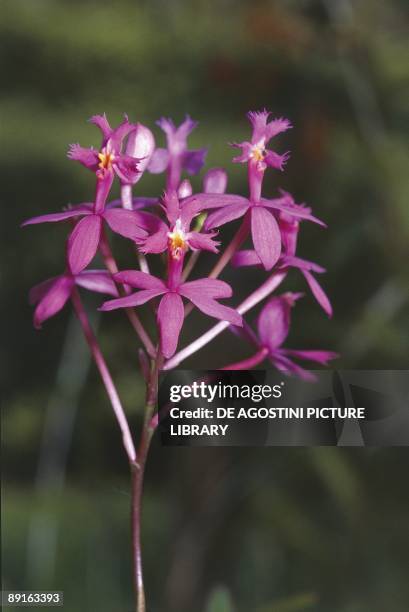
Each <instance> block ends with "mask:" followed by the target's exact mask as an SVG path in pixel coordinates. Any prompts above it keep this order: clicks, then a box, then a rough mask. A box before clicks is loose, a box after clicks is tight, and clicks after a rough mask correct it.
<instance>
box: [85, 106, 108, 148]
mask: <svg viewBox="0 0 409 612" xmlns="http://www.w3.org/2000/svg"><path fill="white" fill-rule="evenodd" d="M89 122H90V123H93V124H94V125H96V126H98V127H99V129H100V130H101V132H102V136H103V141H104V144H105V143H106V141H107V140H108V138H109V137H110V135H111V133H112V128H111V126H110V125H109V122H108V119H107V116H106V114H105V113H104V114H103V115H93V116H92V117H91V119H90V120H89Z"/></svg>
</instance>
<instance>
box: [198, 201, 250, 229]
mask: <svg viewBox="0 0 409 612" xmlns="http://www.w3.org/2000/svg"><path fill="white" fill-rule="evenodd" d="M249 206H250V204H249V202H248V201H246V203H244V204H235V205H234V206H225V207H224V208H221V209H220V210H217V211H216V212H214V213H210V215H209V216H208V217H207V219H206V222H205V224H204V229H205V230H211V229H213V228H215V227H220V226H221V225H225V224H226V223H229V222H230V221H234V220H235V219H239V218H240V217H243V215H245V214H246V212H247V211H248V209H249Z"/></svg>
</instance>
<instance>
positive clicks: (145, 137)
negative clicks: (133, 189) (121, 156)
mask: <svg viewBox="0 0 409 612" xmlns="http://www.w3.org/2000/svg"><path fill="white" fill-rule="evenodd" d="M154 149H155V139H154V137H153V134H152V132H151V131H150V129H149V128H147V127H145V126H144V125H142V124H141V123H138V124H137V125H136V128H135V129H134V130H132V132H131V133H130V134H129V137H128V142H127V145H126V154H127V155H130V156H131V157H135V158H137V159H139V160H140V161H139V163H138V170H139V172H140V174H138V176H137V178H136V180H135V181H134V183H137V182H138V181H139V179H140V178H141V176H142V174H143V172H145V170H146V167H147V165H148V163H149V160H150V158H151V156H152V153H153V151H154Z"/></svg>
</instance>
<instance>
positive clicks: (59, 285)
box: [34, 276, 74, 329]
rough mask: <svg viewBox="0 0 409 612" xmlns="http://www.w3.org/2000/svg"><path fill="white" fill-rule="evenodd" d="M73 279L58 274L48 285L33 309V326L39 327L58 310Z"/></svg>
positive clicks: (70, 287) (71, 285)
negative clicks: (47, 288)
mask: <svg viewBox="0 0 409 612" xmlns="http://www.w3.org/2000/svg"><path fill="white" fill-rule="evenodd" d="M73 284H74V279H73V278H71V277H67V276H59V277H58V278H57V279H56V280H55V281H54V282H53V283H52V285H51V286H50V288H49V290H48V291H47V293H46V294H45V295H44V296H43V298H42V299H41V300H40V302H39V303H38V305H37V308H36V309H35V311H34V327H35V328H36V329H40V328H41V325H42V323H43V322H44V321H46V320H47V319H49V318H50V317H52V316H54V315H55V314H57V312H59V311H60V310H61V309H62V308H63V307H64V305H65V304H66V302H67V300H68V299H69V297H70V295H71V291H72V287H73Z"/></svg>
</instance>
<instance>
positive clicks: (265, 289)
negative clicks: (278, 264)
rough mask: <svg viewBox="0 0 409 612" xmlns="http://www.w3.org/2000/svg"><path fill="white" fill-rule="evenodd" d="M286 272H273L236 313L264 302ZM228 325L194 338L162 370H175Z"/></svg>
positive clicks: (215, 326) (221, 322)
mask: <svg viewBox="0 0 409 612" xmlns="http://www.w3.org/2000/svg"><path fill="white" fill-rule="evenodd" d="M286 275H287V273H286V272H275V273H274V274H272V275H271V276H270V278H269V279H267V280H266V281H265V282H264V283H263V284H262V285H260V287H259V288H258V289H256V290H255V291H254V292H253V293H251V294H250V295H249V296H248V297H247V298H246V299H245V300H244V301H243V302H242V303H241V304H240V306H238V307H237V308H236V310H237V312H238V313H239V314H241V315H243V314H244V313H246V312H247V311H249V310H251V308H254V306H256V305H257V304H259V302H261V301H262V300H264V298H266V297H267V296H268V295H270V293H271V292H272V291H274V289H276V288H277V287H278V285H279V284H280V283H281V282H282V281H283V280H284V278H285V277H286ZM229 325H230V323H229V322H228V321H220V323H217V324H216V325H214V326H213V327H211V328H210V329H209V330H208V331H207V332H205V333H204V334H203V335H202V336H199V338H196V340H194V341H193V342H191V343H190V344H188V345H187V346H186V347H185V348H184V349H182V350H181V351H179V352H178V353H176V354H175V355H173V357H171V358H170V359H169V360H168V361H166V362H165V364H164V365H163V369H164V370H171V369H172V368H176V367H177V366H178V365H179V364H180V363H181V362H182V361H184V360H185V359H186V358H187V357H190V356H191V355H193V354H194V353H196V352H197V351H199V350H200V349H201V348H203V347H204V346H206V344H208V343H209V342H211V341H212V340H213V339H214V338H216V336H218V335H219V334H220V333H221V332H222V331H224V330H225V329H227V328H228V327H229Z"/></svg>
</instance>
